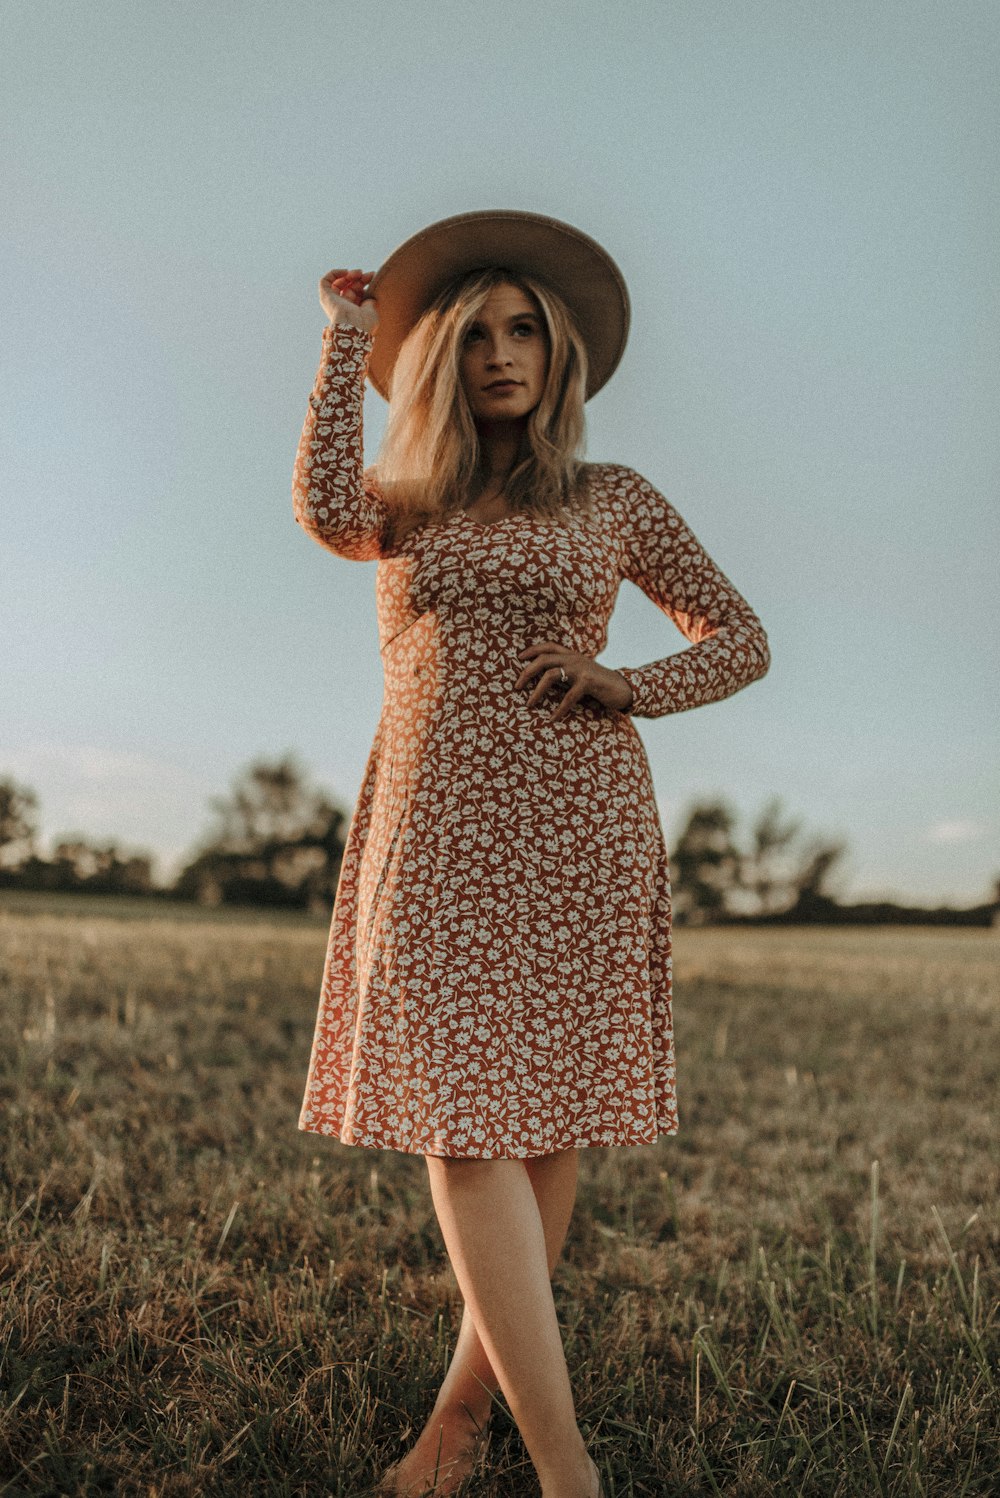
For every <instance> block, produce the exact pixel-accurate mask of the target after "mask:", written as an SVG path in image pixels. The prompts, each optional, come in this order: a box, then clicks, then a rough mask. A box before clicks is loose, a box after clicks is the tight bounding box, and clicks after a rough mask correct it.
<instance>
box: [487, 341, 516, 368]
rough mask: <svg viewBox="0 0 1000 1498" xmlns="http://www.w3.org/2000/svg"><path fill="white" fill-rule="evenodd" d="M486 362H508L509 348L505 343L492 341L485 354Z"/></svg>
mask: <svg viewBox="0 0 1000 1498" xmlns="http://www.w3.org/2000/svg"><path fill="white" fill-rule="evenodd" d="M486 362H487V364H509V363H510V349H509V348H508V347H507V345H506V344H503V343H494V344H493V346H492V348H490V350H489V351H488V353H487V355H486Z"/></svg>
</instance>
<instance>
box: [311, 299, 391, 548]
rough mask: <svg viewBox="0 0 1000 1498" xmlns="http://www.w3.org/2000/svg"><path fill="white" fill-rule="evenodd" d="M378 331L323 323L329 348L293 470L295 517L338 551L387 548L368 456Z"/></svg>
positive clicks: (383, 512) (383, 513)
mask: <svg viewBox="0 0 1000 1498" xmlns="http://www.w3.org/2000/svg"><path fill="white" fill-rule="evenodd" d="M371 347H372V335H371V334H370V333H367V332H365V331H364V330H363V329H361V328H354V327H351V326H349V325H347V324H336V323H328V324H327V326H326V327H325V328H324V329H323V353H322V357H321V359H320V364H319V369H318V370H317V372H316V382H315V384H314V385H313V390H312V394H311V395H310V397H309V405H308V408H307V410H306V419H305V422H304V424H303V427H302V436H301V437H300V438H299V446H298V451H297V453H296V455H295V467H294V470H293V474H292V507H293V510H294V513H295V519H296V521H297V523H298V524H299V525H301V526H302V528H303V530H305V531H307V532H308V533H309V535H310V536H312V538H313V540H315V541H318V542H319V544H320V545H321V546H325V547H326V548H327V550H329V551H332V552H335V553H336V555H337V556H339V557H348V558H349V559H351V560H352V561H356V562H369V561H373V560H374V559H375V558H377V557H379V556H381V554H382V543H383V540H384V537H385V534H386V528H387V523H388V519H389V514H388V506H387V504H386V500H385V498H384V496H383V495H382V494H381V493H380V491H379V488H378V485H377V484H376V483H375V481H374V478H373V477H371V476H370V475H368V474H366V472H365V469H364V458H363V441H362V439H363V420H362V413H363V408H364V394H365V376H366V374H367V372H368V358H369V354H370V353H371Z"/></svg>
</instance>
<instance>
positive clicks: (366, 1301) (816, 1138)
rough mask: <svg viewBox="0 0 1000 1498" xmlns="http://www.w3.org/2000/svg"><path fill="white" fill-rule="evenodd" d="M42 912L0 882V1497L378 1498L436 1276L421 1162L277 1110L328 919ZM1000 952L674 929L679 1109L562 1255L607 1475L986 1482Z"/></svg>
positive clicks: (592, 1175) (960, 934)
mask: <svg viewBox="0 0 1000 1498" xmlns="http://www.w3.org/2000/svg"><path fill="white" fill-rule="evenodd" d="M68 908H69V909H70V910H73V909H74V908H76V909H78V910H79V914H67V913H65V912H64V911H59V912H57V913H53V911H52V906H51V904H50V905H49V906H48V907H46V904H45V902H44V901H38V902H36V903H35V904H34V905H32V904H31V902H28V903H27V905H26V904H25V903H24V902H21V904H20V908H18V909H16V910H15V909H12V908H10V906H9V905H8V906H7V907H6V908H0V984H2V992H3V1003H2V1010H0V1025H2V1034H0V1068H2V1070H0V1088H2V1097H3V1104H4V1111H5V1119H6V1124H7V1127H6V1130H5V1138H4V1147H3V1165H2V1173H0V1225H2V1226H3V1244H2V1250H0V1252H2V1256H3V1257H2V1263H3V1277H2V1282H0V1293H2V1339H0V1387H2V1389H3V1390H4V1401H5V1402H4V1404H3V1406H2V1408H0V1493H4V1494H14V1493H19V1494H20V1493H25V1494H27V1493H47V1494H64V1495H71V1494H97V1493H115V1494H119V1493H121V1494H132V1493H135V1494H146V1495H151V1498H152V1495H154V1494H155V1495H162V1498H167V1495H171V1498H172V1495H194V1494H206V1493H210V1494H225V1493H233V1494H249V1493H254V1494H289V1495H291V1494H307V1493H308V1494H317V1495H318V1494H336V1495H338V1498H339V1495H363V1494H365V1493H366V1492H367V1491H369V1489H370V1485H371V1483H372V1481H373V1480H374V1478H375V1476H376V1475H377V1473H378V1472H379V1471H380V1470H381V1468H382V1467H383V1466H384V1465H385V1464H386V1463H387V1462H388V1461H389V1460H391V1459H393V1458H394V1457H395V1456H396V1455H397V1454H398V1451H399V1443H400V1440H401V1439H404V1438H405V1437H406V1435H407V1431H408V1428H409V1427H410V1426H411V1425H412V1426H419V1424H420V1423H422V1420H423V1418H424V1417H425V1416H426V1414H427V1412H428V1410H429V1407H430V1404H431V1402H432V1400H433V1395H434V1391H435V1389H436V1386H437V1383H438V1382H439V1381H440V1378H441V1376H442V1374H443V1372H444V1368H445V1366H446V1364H447V1359H448V1356H449V1349H450V1346H451V1343H452V1340H453V1337H454V1334H455V1331H456V1329H457V1323H458V1318H459V1312H460V1309H461V1303H460V1300H459V1296H458V1292H457V1289H456V1287H455V1285H454V1281H453V1279H452V1277H451V1273H450V1270H449V1268H448V1265H447V1260H446V1258H445V1255H444V1250H443V1247H442V1244H441V1239H440V1235H439V1232H438V1229H437V1225H436V1222H435V1219H434V1215H433V1210H432V1207H431V1204H430V1200H429V1195H428V1192H427V1188H426V1171H425V1167H424V1166H423V1162H422V1161H420V1160H419V1159H417V1158H411V1157H407V1156H401V1155H396V1154H392V1153H388V1152H387V1153H374V1152H369V1151H362V1150H352V1149H350V1148H348V1147H347V1146H344V1145H340V1144H339V1143H335V1142H332V1141H328V1140H317V1139H315V1138H313V1137H309V1136H305V1135H302V1134H299V1133H298V1131H297V1129H296V1126H295V1125H296V1119H297V1113H298V1107H299V1103H300V1101H301V1090H302V1084H303V1081H304V1073H305V1065H306V1062H307V1059H308V1049H309V1042H310V1040H311V1033H312V1024H313V1019H314V1016H315V1007H316V997H317V993H318V983H319V976H320V971H321V967H322V958H323V949H324V945H325V924H324V923H315V922H308V921H305V922H303V921H301V920H299V921H293V920H283V919H276V920H275V919H269V918H261V917H259V916H250V917H246V918H243V919H233V918H232V917H227V918H225V919H200V920H199V919H189V920H185V921H180V920H177V919H175V918H172V917H170V916H169V915H166V914H165V915H163V916H161V917H160V918H157V919H149V918H147V917H146V916H145V915H144V914H143V912H142V910H141V909H136V908H128V909H127V908H126V907H121V914H122V915H123V916H128V918H127V919H119V918H116V917H115V916H114V915H113V914H102V913H100V912H101V910H102V909H103V910H106V911H108V912H114V911H115V910H116V907H115V906H114V905H108V906H106V907H101V906H100V905H97V906H95V905H93V904H91V905H90V906H88V907H72V906H70V907H68ZM998 956H1000V939H998V937H997V936H996V935H994V934H992V933H988V932H974V931H957V932H953V933H944V932H938V931H929V930H906V931H901V932H899V933H890V932H884V931H859V930H844V931H832V932H817V931H797V932H775V931H721V932H715V933H713V932H681V933H680V934H679V937H678V960H677V970H678V980H677V990H678V1002H677V1009H678V1012H677V1030H678V1055H679V1065H680V1100H681V1109H682V1124H681V1133H680V1134H679V1135H678V1136H677V1137H676V1138H675V1139H673V1140H667V1139H664V1140H661V1141H660V1142H659V1143H658V1144H657V1145H655V1146H651V1147H648V1148H645V1149H638V1150H621V1151H617V1150H592V1151H586V1152H584V1154H583V1156H582V1160H581V1186H580V1195H579V1200H578V1206H577V1212H576V1215H575V1218H574V1222H573V1226H572V1228H571V1233H570V1242H569V1244H568V1245H567V1251H566V1255H565V1258H564V1261H563V1263H562V1265H561V1267H560V1270H559V1272H558V1275H557V1280H556V1287H555V1289H556V1298H557V1304H558V1307H559V1313H560V1319H561V1323H562V1326H563V1330H564V1335H565V1340H566V1346H567V1355H568V1358H569V1361H570V1366H571V1369H572V1374H573V1381H574V1388H575V1390H576V1391H577V1406H578V1410H579V1414H580V1419H581V1424H582V1426H583V1428H584V1430H585V1431H586V1432H587V1434H588V1438H589V1440H590V1444H591V1449H592V1451H593V1453H594V1455H595V1457H596V1458H597V1460H598V1461H599V1463H600V1465H601V1468H602V1472H603V1474H604V1482H605V1487H606V1490H607V1492H608V1494H609V1498H610V1495H614V1498H623V1495H626V1494H642V1495H667V1494H676V1495H694V1494H699V1495H700V1494H734V1495H744V1494H747V1495H749V1494H755V1495H756V1494H761V1495H763V1494H768V1495H770V1494H779V1493H780V1494H808V1495H817V1498H818V1495H822V1498H830V1495H840V1494H864V1495H866V1498H867V1495H872V1494H928V1495H947V1498H958V1495H962V1494H986V1493H989V1492H993V1491H995V1484H996V1476H997V1472H998V1471H1000V1446H998V1424H1000V1420H998V1400H997V1389H996V1380H997V1372H996V1369H997V1340H998V1337H997V1320H998V1308H997V1294H998V1275H997V1261H998V1242H1000V1223H998V1216H997V1201H998V1190H997V1188H998V1163H997V1147H996V1119H995V1112H994V1108H995V1100H996V1097H997V1093H998V1075H997V1073H998V1055H1000V1046H998V1039H1000V1003H998V997H1000V994H998V989H1000V981H998V978H1000V963H998ZM494 1425H495V1427H496V1433H495V1435H494V1440H493V1447H492V1463H491V1473H492V1475H491V1476H490V1477H489V1478H487V1479H486V1480H485V1481H484V1482H482V1483H480V1485H479V1489H478V1491H479V1493H480V1494H482V1498H500V1495H510V1498H516V1495H520V1494H533V1493H537V1485H536V1484H535V1483H534V1481H533V1479H532V1478H531V1475H530V1465H529V1463H528V1461H527V1458H526V1455H525V1452H524V1449H523V1446H522V1444H521V1442H520V1439H519V1437H518V1434H517V1431H516V1428H515V1427H514V1426H513V1424H512V1422H511V1420H510V1418H509V1415H508V1413H507V1411H506V1407H505V1406H504V1405H503V1403H502V1401H501V1402H500V1408H499V1409H498V1412H497V1418H496V1419H495V1421H494Z"/></svg>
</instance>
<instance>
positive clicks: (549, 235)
mask: <svg viewBox="0 0 1000 1498" xmlns="http://www.w3.org/2000/svg"><path fill="white" fill-rule="evenodd" d="M490 266H503V267H504V268H505V269H507V270H511V271H514V272H518V271H520V272H522V273H525V274H527V275H531V276H537V277H538V279H539V280H540V281H544V282H545V283H546V284H547V285H549V286H551V287H552V288H553V290H554V291H557V292H558V293H559V295H560V296H561V297H562V299H563V301H564V302H565V303H566V305H567V306H568V307H569V310H570V312H571V313H572V314H573V316H574V318H575V319H576V323H577V326H578V327H579V329H580V333H581V335H582V337H583V341H584V344H585V345H586V348H587V363H588V373H587V396H586V398H587V399H588V400H589V399H590V397H591V396H592V395H593V394H594V393H595V392H596V391H598V390H600V388H601V386H602V385H604V384H606V383H607V381H608V380H609V379H610V378H611V376H612V374H613V373H614V371H615V369H616V368H617V367H618V363H619V360H620V359H621V356H622V354H623V353H624V350H625V340H626V338H627V337H628V328H629V320H630V316H631V310H630V304H629V298H628V288H627V287H626V285H625V279H624V277H623V276H622V273H621V271H620V270H619V269H618V267H617V265H616V264H615V262H614V261H613V260H612V258H611V256H610V255H609V254H608V253H607V251H606V250H603V249H602V248H601V246H600V245H599V244H598V243H597V242H596V241H595V240H593V239H590V238H589V237H588V236H587V235H586V234H583V233H581V231H580V230H579V229H574V228H573V226H572V225H571V224H563V223H560V222H559V220H558V219H554V218H547V217H546V216H545V215H544V214H541V213H521V212H518V211H517V210H514V209H506V208H489V209H485V210H483V211H482V212H477V213H459V214H457V215H456V216H455V217H454V218H445V219H441V220H439V222H438V223H436V224H430V225H429V226H428V227H427V228H426V229H421V230H420V232H419V233H418V234H414V235H412V236H411V237H410V238H409V239H407V240H405V241H404V243H403V244H401V245H400V246H399V248H398V249H396V250H393V252H392V254H391V255H390V256H389V258H388V259H387V260H386V261H385V262H384V263H383V264H382V266H380V268H379V269H378V270H377V271H376V272H375V275H374V276H373V277H372V280H371V282H370V284H369V287H368V295H369V296H372V297H374V298H375V301H376V304H377V307H378V327H377V328H376V330H375V338H374V341H373V343H372V350H371V355H370V357H369V361H368V378H369V379H370V380H371V382H372V384H373V385H374V386H375V389H376V390H377V391H378V393H379V395H381V396H383V397H384V398H385V399H386V400H388V398H389V380H390V377H391V375H392V370H393V366H394V364H395V362H396V355H397V354H398V352H399V347H400V344H401V343H402V342H403V340H404V338H405V337H406V335H407V334H408V333H409V331H410V329H411V328H412V327H413V325H414V324H415V323H416V321H417V319H418V318H419V316H420V314H421V313H422V312H424V311H425V310H426V308H427V307H429V306H430V304H431V303H432V302H433V300H434V298H435V297H436V296H437V294H438V292H439V291H441V290H442V289H443V288H444V286H445V285H446V284H447V283H448V282H449V281H450V280H451V279H452V278H453V277H454V276H457V275H459V274H461V273H462V272H463V271H467V270H468V271H473V270H479V269H486V268H488V267H490Z"/></svg>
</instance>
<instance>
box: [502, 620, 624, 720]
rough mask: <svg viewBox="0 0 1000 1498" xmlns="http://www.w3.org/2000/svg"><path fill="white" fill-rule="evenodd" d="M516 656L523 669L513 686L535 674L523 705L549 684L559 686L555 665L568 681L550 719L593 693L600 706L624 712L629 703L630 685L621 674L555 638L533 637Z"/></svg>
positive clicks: (534, 699) (566, 712) (524, 683)
mask: <svg viewBox="0 0 1000 1498" xmlns="http://www.w3.org/2000/svg"><path fill="white" fill-rule="evenodd" d="M517 659H518V660H519V661H522V662H523V663H524V670H523V671H522V672H521V674H520V676H519V677H518V679H517V681H516V682H515V683H514V686H515V689H516V688H518V687H522V686H527V685H528V684H529V683H531V682H532V680H533V678H535V677H536V676H537V677H538V680H537V681H536V682H535V683H534V688H535V689H534V691H533V692H532V693H531V695H530V697H529V698H528V701H527V703H526V706H527V707H534V705H535V703H536V702H537V701H538V700H539V698H541V697H543V696H544V695H545V693H546V692H547V691H548V690H549V689H550V688H551V687H558V688H560V689H561V690H562V689H563V682H562V680H561V678H560V675H559V668H560V667H562V669H563V671H565V673H566V676H567V678H568V681H567V684H566V685H565V689H564V690H563V695H562V699H561V701H560V703H559V705H558V707H556V709H555V710H554V711H553V712H552V713H551V714H550V717H551V718H552V721H553V722H555V721H556V720H557V719H559V718H565V717H567V716H568V715H569V712H570V709H571V708H573V707H575V706H576V704H577V703H578V702H579V701H580V698H581V697H593V698H595V700H596V701H598V702H600V703H601V704H602V706H604V707H613V708H615V709H616V710H617V711H618V712H624V711H625V710H626V709H627V708H628V707H629V706H630V705H631V703H632V688H631V686H630V684H629V683H628V682H627V681H626V680H625V678H624V676H621V675H620V674H619V673H618V672H617V671H611V670H609V668H608V667H607V666H599V665H598V663H597V662H596V661H595V660H594V658H593V656H590V655H581V654H579V653H578V652H577V651H575V650H567V648H566V646H565V645H560V644H559V643H558V642H557V641H555V640H536V641H535V643H534V644H533V645H526V646H525V647H524V649H523V650H522V651H521V652H520V653H519V655H518V657H517ZM539 673H541V674H540V675H539Z"/></svg>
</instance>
